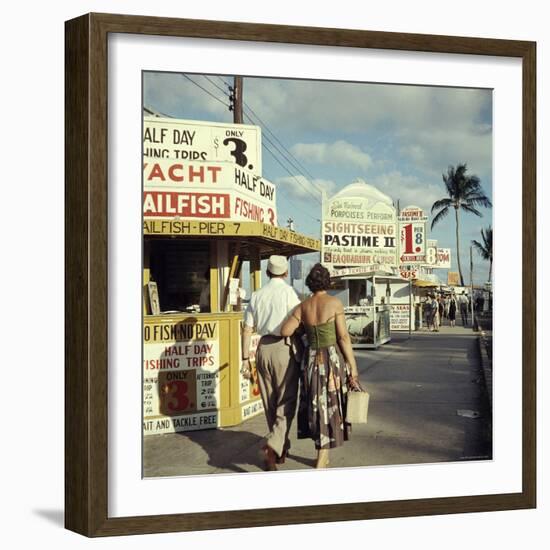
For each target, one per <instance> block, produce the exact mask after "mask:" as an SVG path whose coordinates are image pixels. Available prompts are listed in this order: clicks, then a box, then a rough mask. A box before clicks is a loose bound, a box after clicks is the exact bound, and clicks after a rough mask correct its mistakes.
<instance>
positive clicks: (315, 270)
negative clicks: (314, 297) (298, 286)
mask: <svg viewBox="0 0 550 550" xmlns="http://www.w3.org/2000/svg"><path fill="white" fill-rule="evenodd" d="M306 285H307V287H308V288H309V290H311V292H317V291H318V290H327V289H329V288H330V273H329V271H328V269H327V268H326V267H324V266H322V265H321V264H315V265H314V266H313V267H312V268H311V271H310V272H309V275H308V276H307V277H306Z"/></svg>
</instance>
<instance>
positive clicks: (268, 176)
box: [265, 172, 320, 222]
mask: <svg viewBox="0 0 550 550" xmlns="http://www.w3.org/2000/svg"><path fill="white" fill-rule="evenodd" d="M265 177H266V178H267V179H268V180H271V181H273V178H272V177H271V176H270V175H269V174H268V173H267V172H266V173H265ZM277 199H282V200H283V201H284V202H285V203H286V205H287V208H288V209H289V210H290V212H295V206H296V205H295V204H294V203H292V202H290V199H289V198H288V197H287V196H286V195H285V194H283V193H279V194H278V195H277ZM300 214H305V215H306V216H307V217H308V218H311V219H312V220H313V221H316V222H318V221H320V220H319V218H316V217H315V216H312V215H311V214H309V213H308V212H306V211H305V210H302V211H300Z"/></svg>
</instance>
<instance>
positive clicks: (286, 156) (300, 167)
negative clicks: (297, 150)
mask: <svg viewBox="0 0 550 550" xmlns="http://www.w3.org/2000/svg"><path fill="white" fill-rule="evenodd" d="M216 76H217V78H218V79H219V80H220V81H221V82H222V83H223V84H224V85H225V86H227V88H228V89H229V90H231V86H230V85H229V84H228V83H227V82H226V81H225V80H224V79H223V78H222V77H221V76H219V75H216ZM209 80H210V79H209ZM213 84H214V83H213ZM214 85H215V86H216V87H217V88H218V89H220V88H219V86H217V85H216V84H214ZM224 93H226V92H224ZM243 103H244V105H245V107H246V108H247V109H248V111H249V114H248V115H247V116H248V119H249V120H250V121H251V122H252V123H253V124H258V123H259V124H260V125H262V126H263V127H264V128H265V130H266V131H267V132H268V133H269V134H270V135H271V136H272V137H273V139H274V140H275V141H276V142H277V143H278V144H279V145H280V147H282V148H283V149H284V151H286V154H285V153H283V151H281V149H280V148H279V146H277V144H275V143H273V141H272V140H271V139H270V138H269V136H267V135H265V134H264V137H265V138H266V139H267V141H268V142H269V143H270V144H271V145H272V146H273V147H274V148H275V149H276V150H277V151H278V152H279V154H280V155H281V156H282V157H283V158H284V159H285V160H286V161H287V162H288V163H289V164H290V165H291V166H292V168H294V169H295V170H297V171H298V172H302V173H305V174H307V175H308V176H309V178H306V179H308V181H309V183H310V184H311V186H312V187H313V188H314V189H316V190H317V191H318V192H319V193H321V192H322V190H321V189H320V188H319V187H318V186H317V184H316V183H315V181H314V180H315V177H314V176H313V175H312V174H311V173H310V172H309V170H307V168H306V167H305V166H304V165H303V164H302V163H301V162H300V161H299V160H298V159H297V158H296V157H295V156H294V155H293V154H292V153H291V152H290V151H289V150H288V148H287V147H286V146H285V144H284V143H283V142H282V141H281V140H280V139H279V138H278V137H277V136H276V135H275V133H274V132H273V131H272V130H271V128H269V126H268V125H267V124H266V123H265V122H264V121H263V120H262V119H261V118H260V116H259V115H258V114H257V113H256V112H255V111H254V109H252V107H250V105H249V104H248V103H247V102H246V101H244V100H243ZM250 115H252V116H250ZM253 117H254V118H255V119H256V120H257V122H256V121H255V120H254V119H253ZM304 177H305V176H304Z"/></svg>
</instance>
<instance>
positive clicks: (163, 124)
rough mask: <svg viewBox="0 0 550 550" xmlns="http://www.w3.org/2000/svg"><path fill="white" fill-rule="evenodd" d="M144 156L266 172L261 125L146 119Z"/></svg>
mask: <svg viewBox="0 0 550 550" xmlns="http://www.w3.org/2000/svg"><path fill="white" fill-rule="evenodd" d="M143 156H144V157H147V158H149V159H174V160H179V161H186V162H189V161H203V162H204V161H218V162H219V161H222V162H223V161H225V162H231V163H233V164H237V165H239V166H241V167H242V168H246V169H248V170H251V171H253V172H255V173H257V174H261V173H262V161H261V159H262V134H261V129H260V127H259V126H250V125H246V124H218V123H215V122H203V121H197V120H180V119H175V118H157V117H144V119H143Z"/></svg>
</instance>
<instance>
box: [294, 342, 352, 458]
mask: <svg viewBox="0 0 550 550" xmlns="http://www.w3.org/2000/svg"><path fill="white" fill-rule="evenodd" d="M347 368H348V367H347V365H346V364H345V363H344V361H343V360H342V358H341V356H340V355H339V353H338V351H337V350H336V346H328V347H325V348H320V349H312V348H308V349H306V350H305V353H304V356H303V360H302V365H301V374H300V397H299V405H298V422H297V424H298V439H305V438H311V439H313V440H314V441H315V448H316V449H332V448H334V447H339V446H341V445H343V443H344V441H347V440H348V439H349V435H350V432H351V424H349V423H348V422H346V404H347V391H348V389H347V383H346V378H347V376H348V372H347Z"/></svg>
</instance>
